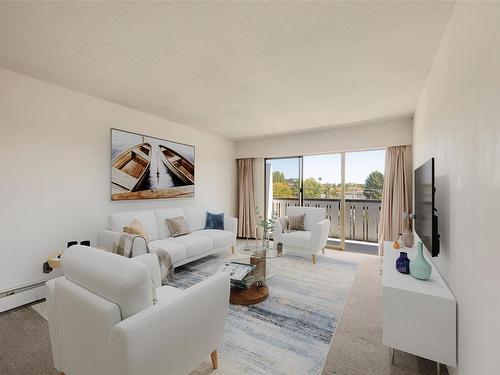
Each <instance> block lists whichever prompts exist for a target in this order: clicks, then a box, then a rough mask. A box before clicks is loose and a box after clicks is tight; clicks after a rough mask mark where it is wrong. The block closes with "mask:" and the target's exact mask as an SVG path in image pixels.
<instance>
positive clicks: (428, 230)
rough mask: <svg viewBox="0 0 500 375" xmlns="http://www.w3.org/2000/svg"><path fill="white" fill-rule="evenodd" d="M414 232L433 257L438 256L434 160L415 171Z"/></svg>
mask: <svg viewBox="0 0 500 375" xmlns="http://www.w3.org/2000/svg"><path fill="white" fill-rule="evenodd" d="M414 181H415V220H414V222H415V232H416V233H417V234H418V236H419V237H420V239H421V240H422V242H423V243H424V245H425V248H426V249H427V251H428V252H429V253H430V254H431V255H432V256H433V257H437V256H438V255H439V234H438V217H437V215H436V212H437V210H436V186H435V181H434V158H432V159H430V160H428V161H427V162H425V163H424V164H422V165H421V166H420V167H418V168H417V169H415V180H414Z"/></svg>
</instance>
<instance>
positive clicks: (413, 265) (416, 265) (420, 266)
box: [410, 241, 432, 280]
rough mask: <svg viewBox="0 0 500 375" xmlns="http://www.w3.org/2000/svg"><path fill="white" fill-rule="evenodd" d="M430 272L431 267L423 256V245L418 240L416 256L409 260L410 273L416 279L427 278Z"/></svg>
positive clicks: (429, 276)
mask: <svg viewBox="0 0 500 375" xmlns="http://www.w3.org/2000/svg"><path fill="white" fill-rule="evenodd" d="M431 272H432V267H431V265H430V264H429V262H427V261H426V260H425V258H424V245H423V244H422V241H418V245H417V256H416V257H415V259H413V260H412V261H411V262H410V273H411V275H412V276H413V277H414V278H416V279H419V280H429V279H430V278H431Z"/></svg>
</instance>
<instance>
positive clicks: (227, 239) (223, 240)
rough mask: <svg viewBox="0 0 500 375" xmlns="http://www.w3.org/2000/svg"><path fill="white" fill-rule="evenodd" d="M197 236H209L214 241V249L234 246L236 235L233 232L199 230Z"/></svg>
mask: <svg viewBox="0 0 500 375" xmlns="http://www.w3.org/2000/svg"><path fill="white" fill-rule="evenodd" d="M196 234H200V235H202V236H207V237H209V238H211V239H212V240H213V243H214V249H216V248H219V247H224V246H231V245H233V244H234V240H235V235H234V233H233V232H228V231H227V230H219V229H202V230H197V231H196Z"/></svg>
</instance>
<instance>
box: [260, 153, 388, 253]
mask: <svg viewBox="0 0 500 375" xmlns="http://www.w3.org/2000/svg"><path fill="white" fill-rule="evenodd" d="M384 161H385V151H384V150H371V151H356V152H340V153H334V154H326V155H312V156H297V157H290V158H278V159H266V160H265V166H266V215H267V217H271V216H272V215H273V213H274V214H275V215H277V216H285V215H286V213H287V207H288V206H290V205H294V206H307V207H323V208H325V210H326V217H327V218H328V219H330V223H331V225H330V233H329V241H328V246H329V247H333V248H339V249H347V250H352V251H361V252H367V253H371V254H376V253H377V248H376V244H377V241H378V222H379V218H380V207H381V197H382V187H383V182H384Z"/></svg>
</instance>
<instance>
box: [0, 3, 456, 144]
mask: <svg viewBox="0 0 500 375" xmlns="http://www.w3.org/2000/svg"><path fill="white" fill-rule="evenodd" d="M453 6H454V3H452V2H442V1H430V2H425V1H416V2H245V3H243V2H122V3H118V2H100V3H96V2H1V3H0V66H2V67H4V68H7V69H11V70H14V71H17V72H20V73H24V74H27V75H30V76H33V77H36V78H39V79H42V80H46V81H49V82H52V83H55V84H57V85H60V86H63V87H67V88H70V89H73V90H76V91H80V92H84V93H87V94H89V95H92V96H95V97H98V98H102V99H105V100H109V101H112V102H115V103H119V104H122V105H126V106H128V107H132V108H136V109H138V110H140V111H143V112H146V113H151V114H154V115H156V116H159V117H162V118H165V119H168V120H171V121H175V122H178V123H181V124H185V125H189V126H192V127H195V128H199V129H201V130H205V131H209V132H213V133H217V134H220V135H222V136H225V137H228V138H233V139H243V138H246V137H255V136H265V135H269V134H278V133H289V132H298V131H307V130H310V129H315V128H324V127H329V126H345V124H347V123H355V122H359V121H365V120H371V119H377V118H384V117H391V116H399V115H405V114H408V115H409V114H412V113H413V112H414V110H415V108H416V105H417V101H418V97H419V95H420V92H421V91H422V88H423V85H424V82H425V79H426V77H427V74H428V72H429V70H430V67H431V64H432V61H433V58H434V55H435V54H436V51H437V49H438V46H439V43H440V40H441V37H442V34H443V32H444V29H445V27H446V24H447V22H448V19H449V18H450V16H451V13H452V11H453Z"/></svg>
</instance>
